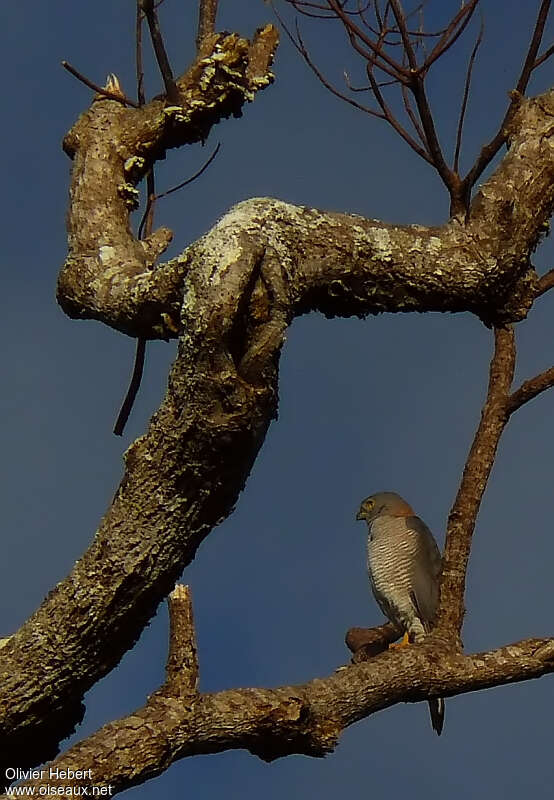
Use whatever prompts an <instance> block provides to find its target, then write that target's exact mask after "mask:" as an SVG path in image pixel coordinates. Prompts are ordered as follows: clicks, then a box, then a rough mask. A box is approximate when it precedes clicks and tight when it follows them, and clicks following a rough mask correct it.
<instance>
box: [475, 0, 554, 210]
mask: <svg viewBox="0 0 554 800" xmlns="http://www.w3.org/2000/svg"><path fill="white" fill-rule="evenodd" d="M551 4H552V3H551V0H542V2H541V5H540V8H539V13H538V15H537V21H536V23H535V29H534V31H533V35H532V37H531V42H530V43H529V48H528V50H527V54H526V57H525V59H524V62H523V67H522V69H521V73H520V76H519V79H518V82H517V84H516V89H515V91H514V92H512V94H511V100H510V104H509V106H508V108H507V110H506V113H505V114H504V118H503V120H502V122H501V123H500V127H499V128H498V131H497V132H496V134H495V135H494V136H493V137H492V139H491V140H490V141H489V142H488V143H487V144H486V145H484V146H483V147H482V148H481V152H480V153H479V156H478V157H477V159H476V161H475V163H474V164H473V166H472V167H471V169H470V170H469V172H468V173H467V175H466V176H465V178H464V180H463V187H464V193H465V194H466V195H467V194H469V192H471V189H472V188H473V186H475V184H476V183H477V181H478V180H479V178H480V176H481V174H482V173H483V171H484V170H485V169H486V168H487V167H488V165H489V164H490V162H491V161H492V159H493V158H494V157H495V155H496V154H497V153H498V151H499V150H500V148H501V147H502V145H503V144H505V142H506V140H507V131H508V129H509V123H510V121H511V119H512V117H513V115H514V114H515V112H516V110H517V107H518V105H519V103H520V100H521V95H522V94H523V93H524V92H525V90H526V89H527V84H528V83H529V78H530V76H531V72H532V70H533V69H534V66H535V61H536V57H537V53H538V51H539V48H540V45H541V41H542V36H543V33H544V26H545V25H546V20H547V19H548V15H549V13H550V6H551Z"/></svg>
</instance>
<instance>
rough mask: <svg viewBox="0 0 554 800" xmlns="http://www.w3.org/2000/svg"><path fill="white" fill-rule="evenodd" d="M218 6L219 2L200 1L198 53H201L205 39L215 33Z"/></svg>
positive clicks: (215, 0) (217, 0) (197, 36)
mask: <svg viewBox="0 0 554 800" xmlns="http://www.w3.org/2000/svg"><path fill="white" fill-rule="evenodd" d="M218 5H219V0H200V2H199V3H198V33H197V34H196V51H197V53H199V52H200V48H201V45H202V42H203V41H204V39H205V38H206V37H207V36H210V35H211V34H212V33H215V22H216V19H217V7H218Z"/></svg>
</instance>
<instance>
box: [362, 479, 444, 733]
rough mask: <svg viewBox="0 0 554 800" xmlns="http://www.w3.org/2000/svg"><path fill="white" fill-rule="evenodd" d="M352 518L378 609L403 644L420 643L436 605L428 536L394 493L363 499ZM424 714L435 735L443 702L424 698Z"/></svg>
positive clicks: (434, 551) (435, 559)
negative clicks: (361, 532)
mask: <svg viewBox="0 0 554 800" xmlns="http://www.w3.org/2000/svg"><path fill="white" fill-rule="evenodd" d="M356 519H358V520H362V519H363V520H365V521H366V522H367V526H368V529H369V535H368V539H367V568H368V572H369V581H370V583H371V590H372V592H373V594H374V596H375V599H376V600H377V602H378V604H379V607H380V608H381V610H382V612H383V613H384V614H385V616H386V617H388V619H389V620H390V621H391V622H392V623H394V625H396V627H397V628H398V629H399V630H401V631H403V632H404V642H403V643H404V644H407V643H408V641H413V642H420V641H422V639H423V638H424V637H425V634H426V633H428V632H429V631H430V630H431V627H432V625H433V621H434V617H435V613H436V610H437V606H438V601H439V575H440V569H441V555H440V552H439V548H438V547H437V543H436V542H435V540H434V538H433V534H432V533H431V531H430V530H429V528H428V527H427V525H426V524H425V523H424V522H423V521H422V520H421V519H420V518H419V517H417V516H416V515H415V513H414V510H413V509H412V507H411V506H410V505H409V504H408V503H407V502H406V501H405V500H403V499H402V498H401V497H400V495H398V494H396V492H379V493H378V494H372V495H370V496H369V497H366V499H365V500H364V501H363V502H362V504H361V506H360V510H359V511H358V514H357V515H356ZM429 710H430V712H431V724H432V725H433V728H434V729H435V730H436V732H437V733H438V734H439V736H440V733H441V731H442V726H443V722H444V700H443V699H442V698H437V699H435V698H433V699H432V700H429Z"/></svg>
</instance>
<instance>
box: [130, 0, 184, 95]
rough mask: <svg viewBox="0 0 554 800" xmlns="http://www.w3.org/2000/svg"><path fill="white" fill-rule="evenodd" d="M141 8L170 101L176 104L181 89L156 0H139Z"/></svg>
mask: <svg viewBox="0 0 554 800" xmlns="http://www.w3.org/2000/svg"><path fill="white" fill-rule="evenodd" d="M139 3H140V7H141V10H142V12H143V14H144V16H145V17H146V21H147V22H148V27H149V29H150V38H151V39H152V47H153V48H154V53H155V55H156V61H157V62H158V66H159V68H160V73H161V75H162V79H163V82H164V86H165V94H166V97H167V99H168V100H169V102H170V103H174V104H175V105H178V104H179V90H178V88H177V85H176V83H175V80H174V78H173V72H172V70H171V66H170V64H169V59H168V57H167V53H166V50H165V45H164V41H163V37H162V33H161V30H160V24H159V20H158V15H157V13H156V5H155V4H154V0H139Z"/></svg>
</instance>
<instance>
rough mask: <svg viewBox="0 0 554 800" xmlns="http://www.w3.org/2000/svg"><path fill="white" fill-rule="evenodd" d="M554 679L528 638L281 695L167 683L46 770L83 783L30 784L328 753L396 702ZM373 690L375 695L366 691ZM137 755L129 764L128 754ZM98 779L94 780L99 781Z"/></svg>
mask: <svg viewBox="0 0 554 800" xmlns="http://www.w3.org/2000/svg"><path fill="white" fill-rule="evenodd" d="M552 672H554V639H549V638H545V639H528V640H525V641H521V642H516V643H514V644H510V645H508V646H507V647H502V648H499V649H498V650H493V651H490V652H485V653H477V654H475V655H471V656H464V655H461V654H460V653H456V652H447V651H445V652H441V655H440V658H437V655H436V653H433V651H432V650H430V648H429V647H426V646H425V645H418V646H413V647H408V648H403V649H402V650H400V651H399V650H396V651H394V652H393V651H389V652H387V653H383V654H382V655H379V656H377V657H371V658H370V659H369V661H365V662H363V663H358V664H356V665H354V666H350V667H345V668H343V669H340V670H338V671H337V672H336V673H335V674H334V675H331V676H330V677H328V678H325V679H318V680H316V681H311V682H310V683H306V684H304V685H302V686H284V687H279V688H276V689H232V690H229V691H225V692H218V693H216V694H201V695H199V696H197V697H196V698H195V699H194V696H193V699H191V696H190V695H189V694H187V692H186V690H185V693H184V694H182V693H179V692H178V691H177V688H178V687H176V686H173V687H170V686H169V684H166V685H165V686H164V687H162V689H160V690H159V691H158V692H155V693H154V694H153V695H152V696H151V697H150V698H149V700H148V702H147V704H146V705H145V706H144V707H143V708H141V709H138V710H137V711H135V712H134V713H133V714H131V715H129V716H128V717H125V718H124V719H121V720H119V721H117V722H112V723H109V724H108V725H106V726H105V727H103V728H101V729H100V730H99V731H97V732H96V733H94V734H93V735H92V736H90V737H89V738H88V739H85V740H84V741H83V742H80V743H78V744H76V745H74V746H73V747H71V748H70V749H69V750H68V751H67V752H66V753H64V754H63V755H62V756H60V758H57V759H56V760H55V761H54V762H52V764H50V765H48V766H47V768H46V770H45V772H46V774H48V771H49V770H50V769H53V770H57V772H55V773H54V775H57V774H60V772H61V771H62V770H67V769H72V770H75V769H80V770H82V772H83V773H84V774H85V777H84V778H77V779H75V778H73V779H69V780H68V779H60V778H57V777H52V778H50V777H48V779H47V780H38V781H26V782H25V783H23V784H22V786H28V787H31V786H32V787H34V788H35V790H36V791H37V793H38V791H39V790H40V786H44V785H45V784H46V783H48V784H49V786H50V787H64V786H68V785H71V786H73V787H75V786H88V785H90V783H91V782H94V783H95V784H96V785H100V786H107V785H109V786H110V790H111V791H110V794H111V795H112V796H113V795H115V794H117V793H118V792H121V791H123V790H124V789H126V788H129V787H130V786H135V785H137V784H140V783H143V782H144V781H145V780H148V779H149V778H152V777H154V776H156V775H159V774H160V773H162V772H163V771H164V770H165V769H167V767H168V766H169V765H170V764H171V763H173V762H174V761H176V760H178V759H181V758H185V757H187V756H192V755H198V754H201V753H204V754H206V753H218V752H222V751H224V750H230V749H239V748H240V749H247V750H249V751H250V752H251V753H253V754H254V755H257V756H259V757H260V758H261V759H263V760H264V761H273V760H275V759H276V758H281V757H283V756H287V755H290V754H293V753H299V754H303V755H308V756H315V757H321V756H324V755H326V754H327V753H330V752H331V751H332V750H333V749H334V747H335V745H336V743H337V740H338V738H339V736H340V734H341V733H342V731H343V730H344V729H345V728H346V727H347V726H349V725H351V724H352V723H354V722H357V721H358V720H359V719H362V718H363V717H366V716H368V715H369V714H371V713H374V712H375V711H379V710H381V709H383V708H387V707H389V706H391V705H393V704H395V703H398V702H419V701H421V700H426V699H428V698H429V697H438V696H441V697H448V696H452V695H457V694H462V693H465V692H472V691H476V690H479V689H485V688H489V687H491V686H501V685H504V684H507V683H513V682H515V681H519V680H529V679H532V678H539V677H541V676H543V675H546V674H549V673H552ZM368 687H370V689H369V688H368ZM129 752H131V753H133V754H134V756H135V758H134V763H133V764H132V765H131V764H129V761H128V758H127V757H126V756H127V754H128V753H129ZM91 777H92V778H93V781H91Z"/></svg>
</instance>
